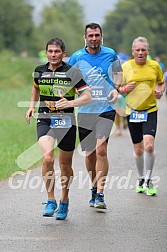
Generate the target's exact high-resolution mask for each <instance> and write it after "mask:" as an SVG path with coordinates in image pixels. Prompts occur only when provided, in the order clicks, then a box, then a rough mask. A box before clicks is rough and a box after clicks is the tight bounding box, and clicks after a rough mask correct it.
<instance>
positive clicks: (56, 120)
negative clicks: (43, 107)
mask: <svg viewBox="0 0 167 252" xmlns="http://www.w3.org/2000/svg"><path fill="white" fill-rule="evenodd" d="M50 119H51V123H50V127H51V128H70V127H71V126H72V124H71V117H70V116H61V115H60V116H56V117H54V116H51V118H50Z"/></svg>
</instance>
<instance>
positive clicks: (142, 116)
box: [129, 110, 148, 123]
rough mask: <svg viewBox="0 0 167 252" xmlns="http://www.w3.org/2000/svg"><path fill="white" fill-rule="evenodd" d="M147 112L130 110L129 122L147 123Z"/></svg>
mask: <svg viewBox="0 0 167 252" xmlns="http://www.w3.org/2000/svg"><path fill="white" fill-rule="evenodd" d="M147 118H148V112H147V111H135V110H132V111H131V114H130V119H129V122H135V123H138V122H147Z"/></svg>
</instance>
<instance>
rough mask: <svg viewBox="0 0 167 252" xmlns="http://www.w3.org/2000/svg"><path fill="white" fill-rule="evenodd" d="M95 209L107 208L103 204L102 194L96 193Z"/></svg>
mask: <svg viewBox="0 0 167 252" xmlns="http://www.w3.org/2000/svg"><path fill="white" fill-rule="evenodd" d="M94 207H95V208H100V209H106V208H107V206H106V204H105V202H104V194H103V193H97V194H96V199H95V204H94Z"/></svg>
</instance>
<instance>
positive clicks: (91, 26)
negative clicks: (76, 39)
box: [85, 23, 103, 35]
mask: <svg viewBox="0 0 167 252" xmlns="http://www.w3.org/2000/svg"><path fill="white" fill-rule="evenodd" d="M88 28H90V29H97V28H99V30H100V33H101V35H102V33H103V32H102V28H101V26H100V25H99V24H97V23H89V24H87V25H86V26H85V35H86V32H87V29H88Z"/></svg>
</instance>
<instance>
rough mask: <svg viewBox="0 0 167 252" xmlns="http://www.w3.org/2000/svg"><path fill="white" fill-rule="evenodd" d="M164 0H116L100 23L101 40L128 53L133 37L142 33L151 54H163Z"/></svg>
mask: <svg viewBox="0 0 167 252" xmlns="http://www.w3.org/2000/svg"><path fill="white" fill-rule="evenodd" d="M166 17H167V1H166V0H159V1H157V0H147V1H145V2H143V1H142V0H135V1H134V0H119V2H118V4H117V5H116V8H115V10H114V11H111V12H110V13H108V15H107V16H106V18H105V23H104V27H103V30H104V37H105V44H106V45H108V46H110V47H113V48H114V49H115V50H116V51H120V50H122V49H124V50H125V51H126V52H127V53H128V54H129V55H131V44H132V41H133V39H134V38H136V37H138V36H145V37H147V39H148V40H149V43H150V52H151V55H152V57H155V56H157V55H159V56H160V57H162V58H164V59H165V56H164V55H167V43H166V41H167V32H166V31H167V22H166Z"/></svg>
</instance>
